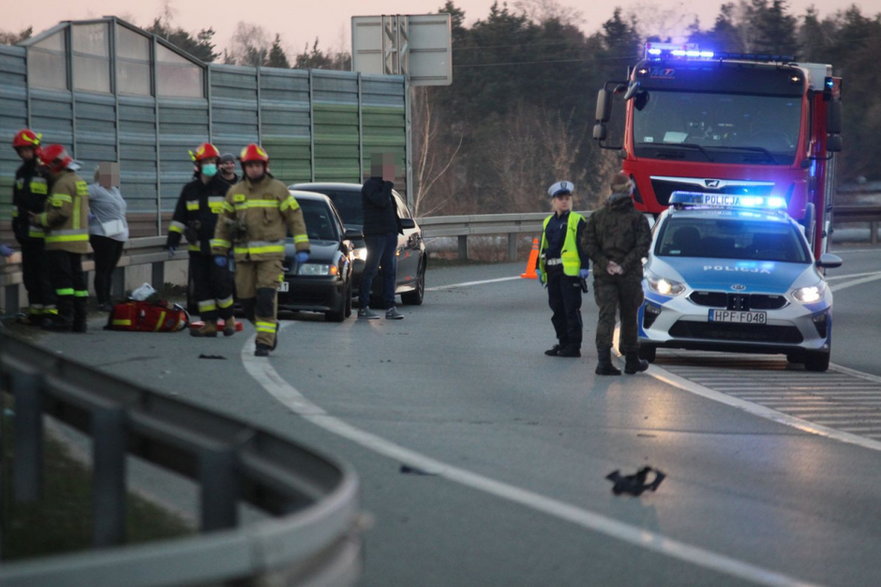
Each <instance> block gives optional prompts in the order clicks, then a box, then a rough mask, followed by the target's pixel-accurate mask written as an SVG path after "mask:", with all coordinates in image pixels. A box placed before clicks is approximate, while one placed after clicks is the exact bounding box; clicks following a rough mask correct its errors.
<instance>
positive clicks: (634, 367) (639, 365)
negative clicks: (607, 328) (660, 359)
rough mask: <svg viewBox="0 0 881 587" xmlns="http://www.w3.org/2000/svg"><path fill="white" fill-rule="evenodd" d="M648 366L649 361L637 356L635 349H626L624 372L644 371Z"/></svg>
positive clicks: (631, 373)
mask: <svg viewBox="0 0 881 587" xmlns="http://www.w3.org/2000/svg"><path fill="white" fill-rule="evenodd" d="M648 368H649V362H648V361H646V360H645V359H640V358H639V353H637V352H636V351H628V352H626V353H624V372H625V373H627V374H628V375H633V374H634V373H639V372H640V371H645V370H646V369H648Z"/></svg>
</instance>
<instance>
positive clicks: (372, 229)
mask: <svg viewBox="0 0 881 587" xmlns="http://www.w3.org/2000/svg"><path fill="white" fill-rule="evenodd" d="M394 177H395V165H394V159H393V155H392V154H389V153H385V154H381V155H380V154H376V155H374V156H373V157H372V158H371V162H370V178H368V179H367V181H365V182H364V185H363V186H362V187H361V207H362V209H363V212H364V229H363V232H364V241H365V243H366V245H367V260H366V261H365V263H364V272H363V273H362V274H361V285H360V291H359V302H360V308H359V309H358V318H365V319H368V320H374V319H376V318H379V316H378V315H377V314H375V313H373V312H371V311H370V292H371V289H372V287H373V278H374V277H376V273H377V271H378V270H379V268H380V267H382V297H383V300H384V302H385V307H386V311H385V317H386V319H387V320H401V319H402V318H403V317H404V316H403V314H401V313H400V312H398V310H397V308H396V307H395V281H396V274H397V263H398V261H397V257H396V256H395V252H396V250H397V248H398V234H403V232H404V231H403V230H402V229H401V220H400V218H399V217H398V206H397V204H396V203H395V199H394V197H393V196H392V188H394V184H393V183H392V181H391V180H393V179H394Z"/></svg>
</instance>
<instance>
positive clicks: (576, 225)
mask: <svg viewBox="0 0 881 587" xmlns="http://www.w3.org/2000/svg"><path fill="white" fill-rule="evenodd" d="M574 190H575V186H574V185H573V183H572V182H571V181H558V182H557V183H555V184H554V185H552V186H551V187H550V188H548V195H549V196H550V197H551V201H552V203H553V210H554V213H553V214H551V215H550V216H548V217H547V218H545V221H544V224H543V225H542V226H543V227H542V233H541V247H540V249H539V250H540V254H539V257H538V267H537V268H536V270H535V272H536V274H537V275H538V278H539V281H540V282H541V283H542V284H543V285H545V286H546V287H547V290H548V305H550V307H551V311H552V312H553V315H552V316H551V323H552V324H553V325H554V332H556V334H557V344H555V345H554V346H553V347H552V348H550V349H548V350H546V351H545V354H546V355H548V356H552V357H580V356H581V336H582V332H581V331H582V322H581V294H582V283H583V282H584V280H586V279H587V276H588V275H589V272H590V271H589V268H588V258H587V252H586V251H585V250H584V249H583V248H582V245H581V242H582V236H583V234H584V229H585V226H586V223H585V219H584V216H582V215H581V214H579V213H577V212H572V192H573V191H574Z"/></svg>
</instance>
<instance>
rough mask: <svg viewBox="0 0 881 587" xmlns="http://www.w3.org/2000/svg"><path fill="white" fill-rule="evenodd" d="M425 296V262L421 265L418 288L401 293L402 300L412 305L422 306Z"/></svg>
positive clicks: (417, 279)
mask: <svg viewBox="0 0 881 587" xmlns="http://www.w3.org/2000/svg"><path fill="white" fill-rule="evenodd" d="M424 298H425V264H424V263H423V264H422V265H420V266H419V273H418V277H417V278H416V288H415V289H414V290H413V291H408V292H405V293H402V294H401V301H402V302H403V303H405V304H407V305H410V306H421V305H422V300H423V299H424Z"/></svg>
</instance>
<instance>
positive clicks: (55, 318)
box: [42, 296, 73, 332]
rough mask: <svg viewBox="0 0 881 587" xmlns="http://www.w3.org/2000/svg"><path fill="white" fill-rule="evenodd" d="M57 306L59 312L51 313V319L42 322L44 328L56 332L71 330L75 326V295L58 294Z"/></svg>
mask: <svg viewBox="0 0 881 587" xmlns="http://www.w3.org/2000/svg"><path fill="white" fill-rule="evenodd" d="M56 308H57V310H58V312H57V313H56V314H50V315H49V319H48V320H46V321H44V322H43V324H42V326H43V328H45V329H46V330H54V331H56V332H70V329H71V327H72V326H73V296H58V303H57V304H56Z"/></svg>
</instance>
